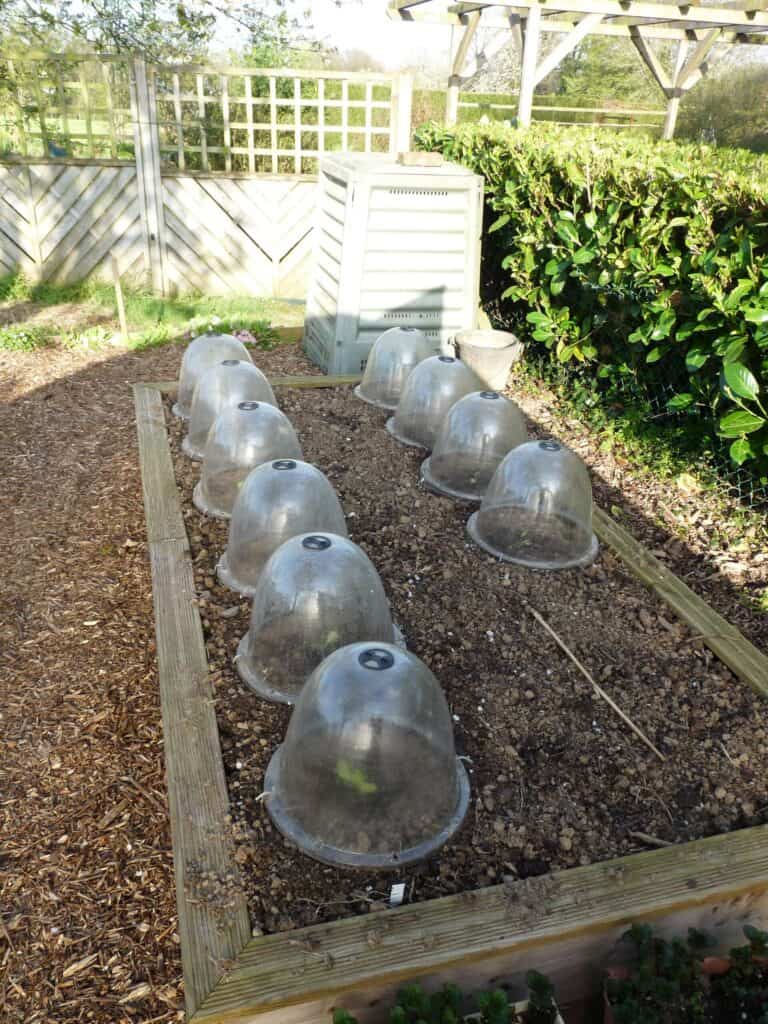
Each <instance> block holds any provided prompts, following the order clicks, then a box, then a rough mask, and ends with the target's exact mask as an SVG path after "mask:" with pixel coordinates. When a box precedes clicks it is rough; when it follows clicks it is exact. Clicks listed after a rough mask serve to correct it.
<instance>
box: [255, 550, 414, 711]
mask: <svg viewBox="0 0 768 1024" xmlns="http://www.w3.org/2000/svg"><path fill="white" fill-rule="evenodd" d="M358 640H368V641H370V642H372V643H393V642H396V632H395V629H394V626H393V624H392V616H391V614H390V610H389V604H388V603H387V598H386V595H385V593H384V587H383V586H382V583H381V580H380V579H379V574H378V573H377V572H376V569H375V568H374V566H373V563H372V562H371V560H370V559H369V558H368V556H367V555H366V554H365V552H364V551H363V549H362V548H359V547H358V546H357V544H354V543H353V542H352V541H351V540H348V539H347V538H346V537H339V536H338V535H335V534H332V533H304V534H301V535H300V536H297V537H291V539H290V540H287V541H286V542H285V543H284V544H281V545H280V547H279V548H278V549H277V551H275V552H274V554H273V555H272V556H271V557H270V559H269V561H268V562H267V564H266V565H265V566H264V570H263V572H262V573H261V576H260V577H259V582H258V584H257V586H256V593H255V594H254V595H253V608H252V611H251V623H250V628H249V630H248V632H247V633H246V635H245V636H244V637H243V638H242V640H241V641H240V646H239V647H238V649H237V658H236V660H235V667H236V668H237V671H238V674H239V676H240V678H241V679H242V680H243V682H244V683H246V685H247V686H249V687H250V688H251V689H252V690H254V691H255V692H256V693H258V694H259V695H260V696H262V697H265V698H266V699H267V700H274V701H280V702H282V703H284V704H294V703H295V702H296V698H297V697H298V695H299V693H300V692H301V689H302V687H303V686H304V683H305V682H306V680H307V677H308V676H309V675H310V674H311V673H312V672H313V671H314V669H315V668H317V666H318V665H319V664H320V662H321V661H323V659H324V658H327V657H328V655H329V654H331V653H332V652H333V651H335V650H336V649H337V648H339V647H344V646H346V645H347V644H351V643H355V642H356V641H358Z"/></svg>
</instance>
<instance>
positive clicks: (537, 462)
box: [467, 441, 597, 569]
mask: <svg viewBox="0 0 768 1024" xmlns="http://www.w3.org/2000/svg"><path fill="white" fill-rule="evenodd" d="M467 531H468V533H469V535H470V537H471V538H472V540H474V541H475V543H476V544H479V545H480V547H482V548H484V549H485V550H486V551H488V552H490V554H492V555H495V556H496V558H501V559H502V560H504V561H506V562H517V563H518V564H520V565H525V566H528V567H529V568H531V569H571V568H577V567H579V566H585V565H589V563H590V562H591V561H592V560H593V559H594V557H595V555H596V554H597V538H596V537H595V535H594V534H593V532H592V485H591V484H590V480H589V473H588V472H587V467H586V466H585V465H584V463H583V462H582V461H581V459H580V458H579V457H578V455H576V454H575V453H574V452H572V451H571V450H570V449H568V448H566V447H564V446H563V445H561V444H560V443H559V442H558V441H528V442H526V443H525V444H521V445H520V446H519V447H517V448H513V449H512V451H511V452H510V453H509V454H508V455H506V456H505V458H504V459H503V461H502V462H501V464H500V466H499V468H498V469H497V470H496V472H495V473H494V475H493V479H492V480H491V482H490V484H489V485H488V490H487V491H486V492H485V496H484V498H483V500H482V503H481V505H480V508H479V510H478V511H477V512H475V513H474V515H472V516H471V517H470V519H469V522H468V523H467Z"/></svg>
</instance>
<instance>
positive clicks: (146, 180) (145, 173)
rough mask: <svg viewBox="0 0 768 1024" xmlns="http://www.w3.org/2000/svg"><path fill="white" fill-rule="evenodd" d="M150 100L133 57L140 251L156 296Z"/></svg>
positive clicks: (158, 228)
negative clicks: (141, 239) (141, 235)
mask: <svg viewBox="0 0 768 1024" xmlns="http://www.w3.org/2000/svg"><path fill="white" fill-rule="evenodd" d="M154 100H155V97H154V88H152V87H151V86H150V82H149V77H148V75H147V65H146V62H145V61H144V58H143V57H136V58H134V60H133V68H132V74H131V113H132V115H133V138H134V144H135V148H136V177H137V184H138V192H139V207H140V209H141V223H142V227H143V230H144V253H145V259H146V267H147V276H148V278H149V281H150V282H151V286H152V291H153V292H155V294H157V295H165V292H166V274H165V258H166V250H165V219H164V215H163V183H162V179H161V177H160V140H159V138H158V134H157V116H156V103H155V101H154Z"/></svg>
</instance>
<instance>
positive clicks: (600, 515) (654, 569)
mask: <svg viewBox="0 0 768 1024" xmlns="http://www.w3.org/2000/svg"><path fill="white" fill-rule="evenodd" d="M593 526H594V530H595V533H596V534H597V536H598V537H599V538H600V540H601V541H603V543H604V544H607V545H608V546H609V547H611V548H613V550H614V551H615V552H616V553H617V554H618V555H619V557H620V558H621V559H622V561H623V562H624V563H625V564H626V565H627V566H628V567H629V568H630V569H631V570H632V572H633V573H634V574H635V576H637V577H638V578H639V579H641V580H642V581H643V583H646V584H647V585H648V586H649V587H651V588H652V589H653V590H655V591H656V593H657V594H658V595H659V596H660V597H661V598H663V599H664V601H666V603H667V604H668V605H669V607H670V608H672V610H673V611H674V612H675V614H676V615H678V616H679V617H680V618H681V619H682V620H683V621H684V622H686V623H687V624H688V625H689V626H690V627H691V628H692V629H693V630H694V631H695V632H696V634H698V635H700V636H701V639H702V641H703V643H705V644H706V645H707V647H709V649H710V650H711V651H713V652H714V653H715V654H716V655H717V656H718V658H719V659H720V660H721V661H722V662H723V663H724V664H725V665H727V666H728V668H730V669H731V671H732V672H734V673H735V674H736V675H737V676H738V677H739V679H741V680H743V681H744V682H745V683H748V684H749V685H750V686H751V687H752V688H753V689H754V690H756V691H757V692H758V693H759V694H761V696H763V697H768V657H766V655H765V654H763V653H762V652H761V651H759V650H758V649H757V647H755V646H754V644H751V643H750V642H749V640H747V638H746V637H745V636H743V635H742V634H741V633H740V632H739V630H738V629H737V628H736V627H735V626H732V625H731V623H730V622H728V621H727V619H724V618H723V616H722V615H720V614H718V612H716V611H715V610H714V608H712V607H710V605H708V604H707V602H706V601H704V600H703V598H701V597H699V596H698V594H695V593H694V592H693V591H692V590H691V588H690V587H689V586H687V585H686V584H685V583H683V581H682V580H681V579H680V578H679V577H678V576H676V575H675V574H674V573H673V572H671V571H670V570H669V569H667V567H666V566H665V565H663V564H662V563H661V562H660V561H659V560H658V559H657V558H654V557H653V555H652V554H651V553H650V552H649V551H648V550H647V549H646V548H644V547H643V545H642V544H640V543H639V542H638V541H636V540H635V538H634V537H633V536H632V534H631V533H629V532H628V531H627V530H625V529H624V527H623V526H620V525H619V524H618V523H617V522H615V521H614V520H613V519H611V517H610V516H609V515H607V513H605V512H603V511H602V510H601V509H599V508H595V510H594V513H593Z"/></svg>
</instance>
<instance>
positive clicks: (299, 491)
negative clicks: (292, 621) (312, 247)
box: [216, 459, 347, 596]
mask: <svg viewBox="0 0 768 1024" xmlns="http://www.w3.org/2000/svg"><path fill="white" fill-rule="evenodd" d="M311 532H318V533H326V532H327V533H336V534H338V535H339V536H340V537H346V536H347V524H346V520H345V519H344V511H343V509H342V507H341V503H340V502H339V499H338V496H337V494H336V491H334V489H333V487H332V486H331V484H330V483H329V481H328V478H327V477H326V476H325V475H324V474H323V473H321V472H320V470H319V469H317V468H316V467H315V466H310V465H309V463H307V462H300V461H299V460H297V459H275V461H274V462H266V463H264V465H262V466H257V467H256V469H252V470H251V472H250V473H249V474H248V476H247V477H246V478H245V480H244V481H243V485H242V487H241V488H240V493H239V494H238V496H237V499H236V500H235V505H234V508H233V509H232V519H231V520H230V524H229V540H228V542H227V549H226V551H225V552H224V554H223V555H222V556H221V559H220V560H219V564H218V566H217V567H216V572H217V574H218V577H219V580H220V581H221V582H222V583H223V584H224V586H226V587H229V588H230V589H231V590H236V591H238V593H240V594H247V595H249V596H250V595H252V594H253V593H254V592H255V590H256V584H257V583H258V581H259V576H260V575H261V571H262V569H263V568H264V566H265V565H266V563H267V560H268V559H269V557H270V556H271V555H272V554H273V553H274V552H275V551H277V549H278V548H279V547H280V545H281V544H284V543H285V541H287V540H289V539H290V538H291V537H295V536H297V534H301V533H311Z"/></svg>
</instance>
